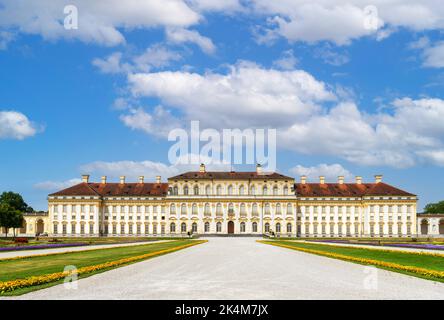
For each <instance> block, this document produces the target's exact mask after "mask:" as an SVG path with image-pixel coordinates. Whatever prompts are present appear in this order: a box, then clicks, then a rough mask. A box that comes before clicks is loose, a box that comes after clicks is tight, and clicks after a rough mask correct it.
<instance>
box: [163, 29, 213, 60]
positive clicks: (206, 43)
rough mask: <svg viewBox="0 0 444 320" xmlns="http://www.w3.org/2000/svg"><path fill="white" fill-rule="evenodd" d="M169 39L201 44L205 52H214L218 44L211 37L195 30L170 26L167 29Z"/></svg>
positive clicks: (174, 41)
mask: <svg viewBox="0 0 444 320" xmlns="http://www.w3.org/2000/svg"><path fill="white" fill-rule="evenodd" d="M166 36H167V39H168V41H170V42H172V43H187V42H190V43H194V44H196V45H197V46H199V47H200V48H201V49H202V51H203V52H205V53H207V54H212V53H214V52H215V51H216V46H215V45H214V44H213V41H211V39H210V38H207V37H204V36H202V35H200V34H199V32H197V31H195V30H187V29H184V28H168V29H167V30H166Z"/></svg>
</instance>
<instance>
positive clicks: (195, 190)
mask: <svg viewBox="0 0 444 320" xmlns="http://www.w3.org/2000/svg"><path fill="white" fill-rule="evenodd" d="M198 194H199V186H198V185H195V186H194V195H196V196H197V195H198Z"/></svg>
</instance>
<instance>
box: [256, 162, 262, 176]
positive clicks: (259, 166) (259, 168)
mask: <svg viewBox="0 0 444 320" xmlns="http://www.w3.org/2000/svg"><path fill="white" fill-rule="evenodd" d="M256 173H257V174H262V166H261V165H260V164H259V163H258V164H257V165H256Z"/></svg>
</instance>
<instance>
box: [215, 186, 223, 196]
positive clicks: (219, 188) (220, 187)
mask: <svg viewBox="0 0 444 320" xmlns="http://www.w3.org/2000/svg"><path fill="white" fill-rule="evenodd" d="M221 194H222V186H221V185H218V186H217V188H216V195H218V196H220V195H221Z"/></svg>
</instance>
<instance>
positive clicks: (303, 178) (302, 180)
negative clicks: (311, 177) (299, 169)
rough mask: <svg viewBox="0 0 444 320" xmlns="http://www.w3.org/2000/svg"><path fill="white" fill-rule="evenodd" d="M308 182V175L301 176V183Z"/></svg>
mask: <svg viewBox="0 0 444 320" xmlns="http://www.w3.org/2000/svg"><path fill="white" fill-rule="evenodd" d="M306 183H307V176H301V184H306Z"/></svg>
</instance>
